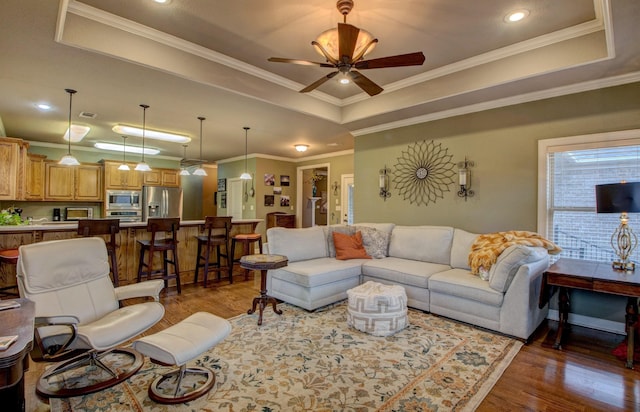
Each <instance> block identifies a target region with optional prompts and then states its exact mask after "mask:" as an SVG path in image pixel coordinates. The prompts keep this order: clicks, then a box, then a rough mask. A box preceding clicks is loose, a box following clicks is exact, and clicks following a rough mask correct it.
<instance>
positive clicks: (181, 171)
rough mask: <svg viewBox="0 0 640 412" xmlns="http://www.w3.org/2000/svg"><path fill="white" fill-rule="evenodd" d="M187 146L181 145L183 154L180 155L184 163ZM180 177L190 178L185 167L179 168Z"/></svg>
mask: <svg viewBox="0 0 640 412" xmlns="http://www.w3.org/2000/svg"><path fill="white" fill-rule="evenodd" d="M187 146H188V145H186V144H183V145H182V147H183V148H184V152H183V155H182V160H183V161H186V160H187ZM180 176H191V173H189V171H188V170H187V168H186V167H184V166H182V167H181V168H180Z"/></svg>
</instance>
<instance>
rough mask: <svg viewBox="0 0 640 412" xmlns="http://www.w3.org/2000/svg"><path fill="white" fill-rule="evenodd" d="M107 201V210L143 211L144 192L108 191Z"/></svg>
mask: <svg viewBox="0 0 640 412" xmlns="http://www.w3.org/2000/svg"><path fill="white" fill-rule="evenodd" d="M106 199H107V202H106V203H107V210H118V209H133V210H142V206H141V205H142V191H140V190H107V196H106Z"/></svg>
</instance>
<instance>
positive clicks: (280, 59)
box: [267, 57, 335, 67]
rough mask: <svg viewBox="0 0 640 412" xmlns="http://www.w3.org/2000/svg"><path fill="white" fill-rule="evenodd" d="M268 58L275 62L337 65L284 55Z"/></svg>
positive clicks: (324, 65)
mask: <svg viewBox="0 0 640 412" xmlns="http://www.w3.org/2000/svg"><path fill="white" fill-rule="evenodd" d="M267 60H269V61H270V62H275V63H293V64H301V65H303V66H320V67H335V65H333V64H329V63H318V62H312V61H310V60H298V59H285V58H283V57H269V59H267Z"/></svg>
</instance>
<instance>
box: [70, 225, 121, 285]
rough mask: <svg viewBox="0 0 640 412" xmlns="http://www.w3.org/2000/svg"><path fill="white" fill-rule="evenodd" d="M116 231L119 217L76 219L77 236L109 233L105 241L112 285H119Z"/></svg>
mask: <svg viewBox="0 0 640 412" xmlns="http://www.w3.org/2000/svg"><path fill="white" fill-rule="evenodd" d="M116 233H120V219H84V220H79V221H78V236H81V237H91V236H100V235H110V236H111V237H110V239H109V241H108V242H107V241H105V242H104V243H105V245H106V246H107V255H108V256H109V265H110V266H111V276H112V279H113V286H115V287H118V286H119V275H118V260H117V259H116Z"/></svg>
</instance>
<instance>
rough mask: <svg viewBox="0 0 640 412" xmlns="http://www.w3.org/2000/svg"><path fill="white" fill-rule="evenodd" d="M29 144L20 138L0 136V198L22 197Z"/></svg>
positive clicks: (13, 198) (14, 198)
mask: <svg viewBox="0 0 640 412" xmlns="http://www.w3.org/2000/svg"><path fill="white" fill-rule="evenodd" d="M28 148H29V144H28V143H26V142H24V141H23V140H21V139H14V138H11V137H2V138H0V200H17V199H21V198H22V197H23V184H22V182H23V180H24V163H25V157H26V153H27V149H28Z"/></svg>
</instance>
